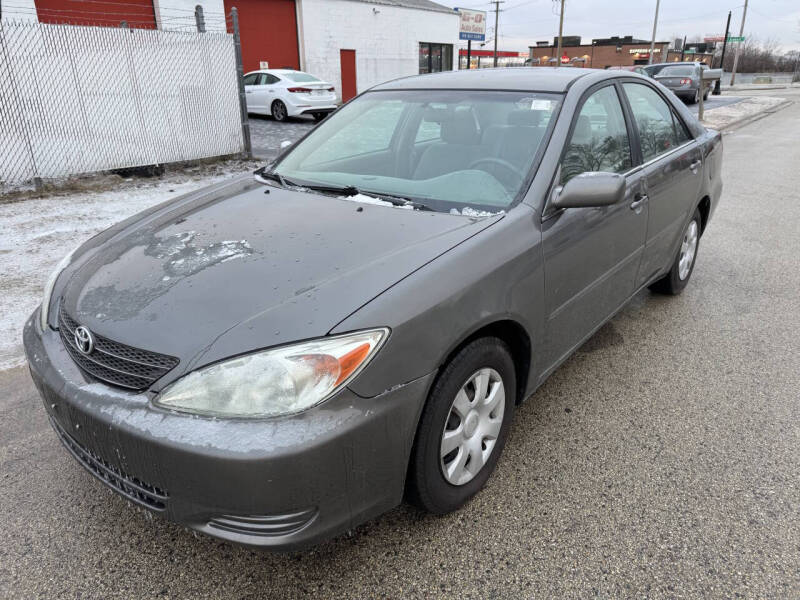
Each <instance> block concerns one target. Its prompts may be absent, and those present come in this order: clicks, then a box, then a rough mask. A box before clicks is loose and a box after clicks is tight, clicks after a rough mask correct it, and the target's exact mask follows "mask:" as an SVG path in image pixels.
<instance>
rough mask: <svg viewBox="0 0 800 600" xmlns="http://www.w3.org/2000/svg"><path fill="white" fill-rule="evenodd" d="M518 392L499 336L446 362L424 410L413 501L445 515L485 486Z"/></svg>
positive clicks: (508, 355) (415, 458) (411, 479)
mask: <svg viewBox="0 0 800 600" xmlns="http://www.w3.org/2000/svg"><path fill="white" fill-rule="evenodd" d="M515 394H516V374H515V371H514V362H513V360H512V359H511V352H510V350H509V348H508V346H507V345H506V344H505V343H504V342H503V341H502V340H500V339H498V338H494V337H488V338H481V339H478V340H475V341H474V342H472V343H470V344H469V345H468V346H466V347H465V348H464V349H462V350H461V351H460V352H459V353H458V354H457V355H456V356H455V358H453V360H451V361H450V363H449V364H448V365H447V366H445V367H444V369H443V370H442V372H441V375H440V376H439V378H438V379H437V381H436V383H435V384H434V386H433V389H432V390H431V393H430V396H429V397H428V401H427V403H426V405H425V409H424V410H423V412H422V417H421V419H420V424H419V428H418V430H417V439H416V442H415V444H414V449H413V451H412V456H411V464H410V469H409V480H408V489H409V497H410V499H411V500H412V502H414V503H415V504H416V505H417V506H419V507H420V508H423V509H425V510H427V511H429V512H432V513H436V514H443V513H447V512H451V511H453V510H456V509H457V508H458V507H460V506H461V505H463V504H464V503H465V502H467V501H468V500H469V499H470V498H471V497H472V496H474V495H475V494H476V493H477V492H478V491H479V490H480V489H481V488H482V487H483V485H484V484H485V483H486V480H487V479H488V478H489V476H490V475H491V474H492V471H494V468H495V465H496V464H497V461H498V459H499V458H500V454H501V452H502V451H503V446H504V444H505V441H506V438H507V437H508V430H509V427H510V424H511V418H512V416H513V413H514V398H515V397H516V396H515Z"/></svg>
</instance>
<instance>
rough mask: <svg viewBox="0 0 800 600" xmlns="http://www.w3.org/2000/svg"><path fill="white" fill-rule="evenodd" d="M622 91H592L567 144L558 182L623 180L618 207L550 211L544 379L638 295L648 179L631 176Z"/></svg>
mask: <svg viewBox="0 0 800 600" xmlns="http://www.w3.org/2000/svg"><path fill="white" fill-rule="evenodd" d="M619 93H620V92H619V91H618V88H617V87H616V86H615V85H614V84H606V85H605V86H603V87H600V88H599V89H594V90H592V91H590V92H589V95H588V97H587V98H586V100H585V101H584V103H583V105H582V107H581V109H580V112H579V113H578V116H577V118H576V119H575V120H574V122H573V124H572V132H571V134H570V138H569V142H568V143H567V145H566V147H565V149H564V153H563V158H562V161H561V167H560V183H561V184H562V185H563V184H565V183H567V182H568V181H569V180H570V179H571V178H572V177H575V176H576V175H578V174H580V173H584V172H591V171H606V172H612V173H622V174H625V175H626V182H627V186H626V188H627V189H626V195H625V200H624V201H623V202H621V203H618V204H615V205H612V206H605V207H597V208H568V209H561V210H557V211H554V212H550V211H549V210H548V209H547V208H546V209H545V213H544V222H543V224H542V244H543V250H544V264H545V315H546V324H545V330H546V344H545V352H544V354H545V356H546V360H545V361H544V363H543V365H544V366H545V372H549V371H550V370H552V369H553V368H554V367H555V366H557V365H558V364H559V363H560V362H561V361H562V360H563V359H564V358H565V357H566V356H567V355H568V354H570V353H571V352H572V351H573V350H574V349H575V347H576V346H577V345H579V344H580V343H582V342H583V341H584V340H585V339H586V338H587V337H588V336H589V335H590V334H591V333H592V332H593V331H594V330H595V329H596V328H597V327H598V326H599V325H600V324H602V323H603V321H605V320H606V319H607V318H608V317H609V316H610V315H611V314H613V313H614V312H615V311H616V310H617V309H618V308H619V307H620V306H622V305H623V304H624V303H625V302H626V301H627V300H628V299H629V298H630V296H631V295H632V294H633V292H634V290H635V289H636V288H635V282H636V275H637V272H638V270H639V263H640V260H641V257H642V252H643V249H644V243H645V237H646V232H647V202H646V201H644V200H643V198H644V195H645V189H644V175H643V173H642V172H641V170H639V169H636V170H633V169H632V166H633V159H632V151H631V144H630V127H631V124H630V123H628V122H627V121H626V119H625V116H624V113H623V110H622V105H621V103H620V97H619Z"/></svg>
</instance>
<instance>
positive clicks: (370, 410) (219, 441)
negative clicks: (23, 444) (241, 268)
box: [23, 311, 432, 550]
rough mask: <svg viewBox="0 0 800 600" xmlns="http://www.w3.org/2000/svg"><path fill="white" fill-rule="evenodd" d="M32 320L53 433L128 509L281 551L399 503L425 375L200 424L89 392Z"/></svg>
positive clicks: (32, 356) (37, 370) (94, 388)
mask: <svg viewBox="0 0 800 600" xmlns="http://www.w3.org/2000/svg"><path fill="white" fill-rule="evenodd" d="M36 315H38V311H37V312H36V313H35V314H34V315H33V316H32V317H31V319H30V320H29V321H28V323H27V324H26V326H25V330H24V336H23V337H24V343H25V351H26V354H27V357H28V361H29V364H30V369H31V375H32V377H33V381H34V383H35V384H36V387H37V389H38V390H39V393H40V395H41V396H42V399H43V401H44V406H45V410H46V411H47V413H48V416H49V417H50V419H51V421H52V423H53V428H54V429H55V430H56V432H57V434H58V436H59V438H60V439H61V441H62V443H64V445H65V446H66V448H67V449H68V450H69V451H70V453H72V455H73V456H74V457H75V458H76V459H77V460H78V461H79V462H80V463H81V464H82V465H83V466H84V467H85V468H86V469H87V470H88V471H89V472H90V473H92V474H93V475H94V476H95V477H97V478H98V479H100V480H101V481H102V482H103V483H105V484H106V485H108V486H109V487H111V488H112V489H114V490H115V491H117V492H118V493H120V494H122V495H123V496H125V497H126V498H128V499H129V500H131V501H132V502H134V503H136V504H139V505H141V506H143V507H145V508H147V509H149V510H150V511H152V512H156V513H158V514H160V515H162V516H164V517H166V518H167V519H169V520H171V521H175V522H177V523H181V524H183V525H186V526H188V527H190V528H192V529H194V530H197V531H200V532H203V533H206V534H209V535H212V536H214V537H218V538H221V539H225V540H230V541H233V542H237V543H241V544H247V545H251V546H258V547H269V548H274V549H282V550H295V549H298V548H302V547H306V546H309V545H311V544H314V543H317V542H319V541H322V540H324V539H327V538H329V537H332V536H334V535H336V534H338V533H341V532H343V531H346V530H348V529H351V528H353V527H354V526H356V525H358V524H359V523H362V522H363V521H366V520H368V519H370V518H372V517H375V516H377V515H379V514H381V513H383V512H385V511H387V510H389V509H391V508H392V507H394V506H396V505H397V504H399V503H400V501H401V499H402V494H403V488H404V484H405V475H406V467H407V464H408V458H409V454H410V450H411V445H412V443H413V438H414V433H415V431H416V426H417V420H418V418H419V413H420V411H421V409H422V405H423V402H424V399H425V397H426V395H427V391H428V386H429V383H430V380H431V379H432V374H431V375H428V376H425V377H422V378H420V379H417V380H415V381H412V382H410V383H407V384H405V385H402V386H399V387H396V388H393V389H392V390H390V391H387V392H385V393H383V394H381V395H379V396H376V397H374V398H361V397H359V396H357V395H356V394H355V393H353V392H352V391H350V390H349V389H345V390H343V391H342V392H340V393H339V394H337V395H336V396H335V397H333V398H331V399H330V400H329V401H327V402H325V403H323V404H321V405H319V406H317V407H315V408H313V409H310V410H308V411H306V412H304V413H301V414H299V415H295V416H291V417H285V418H278V419H268V420H244V419H239V420H234V419H211V418H203V417H198V416H191V415H185V414H178V413H170V412H165V411H162V410H159V409H156V408H154V407H153V406H152V405H151V404H150V398H149V396H148V395H147V394H137V393H129V392H124V391H120V390H117V389H114V388H111V387H109V386H107V385H104V384H101V383H96V382H94V383H93V382H91V381H89V380H88V379H87V377H86V376H84V375H83V373H82V372H81V371H80V370H79V369H78V367H77V366H76V365H75V364H74V363H73V362H72V360H71V359H70V357H69V355H68V354H67V352H66V350H65V349H64V346H63V344H62V343H61V340H60V338H59V336H58V333H57V332H56V331H53V330H50V329H48V330H47V331H45V332H42V331H41V329H39V326H38V324H37V323H36Z"/></svg>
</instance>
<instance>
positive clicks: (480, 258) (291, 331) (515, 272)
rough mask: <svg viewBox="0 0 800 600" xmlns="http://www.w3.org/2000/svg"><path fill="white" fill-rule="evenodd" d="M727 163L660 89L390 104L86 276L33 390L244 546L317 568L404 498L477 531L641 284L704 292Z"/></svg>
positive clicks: (450, 93)
mask: <svg viewBox="0 0 800 600" xmlns="http://www.w3.org/2000/svg"><path fill="white" fill-rule="evenodd" d="M721 159H722V144H721V138H720V135H719V133H717V132H714V131H708V130H706V129H704V128H703V127H702V126H701V125H700V124H699V123H698V122H697V121H696V120H695V119H694V118H693V117H692V116H691V114H690V113H689V112H688V110H687V109H686V107H685V106H683V104H682V103H681V102H679V101H678V100H677V99H676V98H675V96H674V95H673V94H671V93H670V92H668V91H667V90H666V89H665V88H663V87H661V86H660V85H658V84H657V83H655V82H653V81H652V80H651V79H647V78H645V77H642V76H639V75H637V74H635V73H628V72H622V71H601V70H586V69H574V68H570V69H561V68H538V69H508V70H503V69H498V70H483V71H468V72H455V73H441V74H435V75H426V76H422V77H411V78H407V79H401V80H397V81H393V82H389V83H386V84H383V85H379V86H377V87H375V88H373V89H371V90H369V91H368V92H366V93H363V94H361V95H360V96H358V97H357V98H356V99H354V100H353V101H351V102H349V103H348V104H346V105H345V106H344V107H342V108H341V109H340V110H338V111H337V112H336V113H334V114H333V115H332V116H331V117H330V118H329V119H327V120H326V121H324V122H323V123H321V124H320V125H319V126H318V127H316V128H315V129H313V130H312V131H311V132H310V133H309V134H308V135H306V137H305V138H303V139H301V140H300V141H299V142H297V143H296V144H294V145H293V146H292V147H291V148H289V149H287V151H286V152H285V153H284V154H283V155H281V156H280V157H279V158H278V159H277V160H276V161H274V162H273V163H272V164H270V165H268V166H266V167H264V168H262V169H259V170H258V171H257V172H256V173H255V175H250V176H248V177H247V178H244V179H238V180H234V181H231V182H229V183H224V184H221V185H217V186H214V187H210V188H207V189H205V190H202V191H200V192H197V193H193V194H190V195H187V196H184V197H182V198H179V199H176V200H174V201H171V202H168V203H166V204H162V205H160V206H157V207H155V208H152V209H150V210H148V211H146V212H144V213H141V214H139V215H137V216H135V217H133V218H131V219H128V220H126V221H124V222H122V223H119V224H118V225H116V226H114V227H112V228H111V229H109V230H107V231H105V232H103V233H101V234H99V235H98V236H96V237H94V238H92V239H91V240H89V241H87V242H86V243H84V244H83V245H82V246H80V247H79V248H77V249H76V250H75V251H74V252H73V253H71V254H70V255H69V256H67V257H66V258H65V259H64V260H63V261H62V263H61V265H60V267H59V269H57V271H56V272H55V273H54V274H53V276H52V277H51V279H50V281H49V282H48V284H47V287H46V290H45V295H44V300H43V302H42V305H41V307H40V308H39V309H38V310H37V311H36V312H35V313H34V314H33V315H32V316H31V318H30V320H29V321H28V323H27V325H26V327H25V333H24V337H25V348H26V352H27V356H28V360H29V363H30V368H31V373H32V375H33V379H34V381H35V383H36V385H37V387H38V390H39V392H40V394H41V396H42V398H43V399H44V408H45V410H46V411H47V414H48V416H49V418H50V420H51V422H52V426H53V429H54V430H55V433H56V435H57V436H58V438H59V439H60V440H61V442H62V443H63V445H64V446H65V447H66V449H67V451H69V452H70V453H71V454H72V455H73V456H74V457H75V459H76V460H77V461H78V462H79V463H80V464H81V465H82V466H83V467H84V468H86V469H87V470H88V471H89V472H90V473H91V474H93V475H94V476H96V477H97V478H98V479H99V480H100V481H101V482H103V483H104V484H105V485H107V486H109V487H110V488H112V489H113V490H115V491H116V492H118V493H119V494H121V495H123V496H124V497H126V498H127V499H128V500H130V501H131V502H133V503H135V504H137V505H140V506H143V507H145V508H146V509H148V510H150V511H153V512H155V513H159V514H161V515H163V516H165V517H166V518H168V519H171V520H173V521H176V522H178V523H181V524H184V525H186V526H188V527H190V528H192V529H194V530H197V531H201V532H204V533H207V534H209V535H213V536H216V537H218V538H223V539H226V540H231V541H234V542H239V543H243V544H249V545H253V546H260V547H271V548H280V549H295V548H299V547H303V546H307V545H309V544H313V543H316V542H318V541H320V540H322V539H325V538H328V537H330V536H333V535H336V534H337V533H340V532H343V531H345V530H348V529H350V528H352V527H354V526H356V525H358V524H359V523H361V522H363V521H364V520H366V519H369V518H372V517H375V516H376V515H379V514H380V513H383V512H385V511H387V510H389V509H391V508H392V507H394V506H396V505H397V504H399V503H400V502H401V500H402V499H403V498H404V497H406V498H408V499H409V500H411V501H412V502H414V503H416V504H417V505H418V506H420V507H422V508H423V509H425V510H428V511H431V512H433V513H446V512H449V511H453V510H455V509H457V508H458V507H459V506H461V505H462V504H464V503H465V502H467V501H468V500H469V499H470V498H471V497H472V496H473V495H474V494H476V493H477V492H478V491H479V490H480V489H481V488H482V487H483V485H484V484H485V483H486V480H487V479H488V478H489V476H490V475H491V473H492V471H493V470H494V468H495V465H496V464H497V461H498V459H499V458H500V454H501V452H502V450H503V446H504V444H505V443H506V439H507V437H508V432H509V428H510V423H511V420H512V417H513V414H514V408H515V406H516V405H517V404H518V403H520V402H521V401H523V400H524V399H525V398H527V397H529V396H530V395H531V394H532V393H533V391H534V390H536V388H537V387H538V386H540V385H541V384H542V382H543V381H544V380H545V379H546V378H547V376H548V375H549V374H550V373H552V372H553V371H554V370H555V369H556V368H557V367H558V366H559V364H561V363H562V362H563V361H564V360H565V359H566V358H567V357H568V356H569V355H570V353H572V352H573V351H574V350H575V349H576V348H578V347H579V346H580V345H581V344H582V343H583V342H584V341H586V339H587V338H589V337H590V336H591V335H592V333H593V332H594V331H596V330H597V329H598V328H599V327H600V326H601V325H603V323H604V322H606V321H607V320H608V319H610V318H611V317H612V316H613V315H614V314H615V313H616V312H617V311H618V310H619V309H620V308H621V307H622V306H624V305H625V303H626V302H627V301H628V300H629V299H630V298H631V297H632V296H633V295H635V294H636V293H637V292H638V291H640V290H641V289H643V288H645V287H650V288H651V289H652V290H655V291H658V292H662V293H667V294H677V293H679V292H680V291H681V290H682V289H683V288H684V286H686V285H687V283H688V282H689V278H690V277H691V275H692V269H693V267H694V264H695V260H696V258H697V253H698V247H699V243H700V240H701V236H702V234H703V232H704V231H705V229H706V228H707V227H708V223H709V220H710V219H711V216H712V215H713V213H714V209H715V206H716V204H717V201H718V199H719V196H720V192H721V189H722V182H721V181H720V163H721ZM653 393H654V394H655V393H657V390H653Z"/></svg>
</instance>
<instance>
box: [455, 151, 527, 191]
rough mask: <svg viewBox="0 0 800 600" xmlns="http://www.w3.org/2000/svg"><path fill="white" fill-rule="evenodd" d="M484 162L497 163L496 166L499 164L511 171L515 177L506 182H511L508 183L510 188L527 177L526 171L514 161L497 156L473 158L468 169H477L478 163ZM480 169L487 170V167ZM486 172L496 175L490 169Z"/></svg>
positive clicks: (487, 163) (508, 171)
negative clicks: (513, 162) (514, 163)
mask: <svg viewBox="0 0 800 600" xmlns="http://www.w3.org/2000/svg"><path fill="white" fill-rule="evenodd" d="M482 164H486V165H495V166H498V167H502V168H504V169H506V172H507V173H511V174H512V175H513V176H514V179H512V180H510V181H506V182H505V183H506V184H509V185H506V187H508V188H509V189H510V188H514V187H516V185H517V184H518V183H519V182H520V181H522V180H523V179H524V178H525V173H523V172H522V171H521V170H520V169H519V168H517V167H516V166H514V165H513V164H512V163H510V162H508V161H507V160H505V159H502V158H497V157H496V156H484V157H481V158H478V159H476V160H473V161H472V162H471V163H470V165H469V166H468V167H467V169H476V168H478V165H482ZM479 170H481V171H486V169H479ZM486 172H487V173H489V174H490V175H494V174H493V173H491V172H490V171H486Z"/></svg>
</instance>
